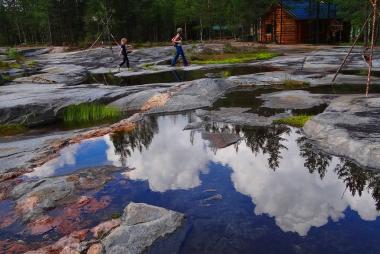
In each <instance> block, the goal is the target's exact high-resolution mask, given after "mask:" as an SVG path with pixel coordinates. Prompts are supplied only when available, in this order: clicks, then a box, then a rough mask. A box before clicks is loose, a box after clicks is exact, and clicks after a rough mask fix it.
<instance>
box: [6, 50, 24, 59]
mask: <svg viewBox="0 0 380 254" xmlns="http://www.w3.org/2000/svg"><path fill="white" fill-rule="evenodd" d="M5 54H6V55H7V56H8V58H10V59H13V60H16V61H23V60H24V56H23V55H21V54H20V52H18V51H17V49H15V48H8V49H7V50H6V52H5Z"/></svg>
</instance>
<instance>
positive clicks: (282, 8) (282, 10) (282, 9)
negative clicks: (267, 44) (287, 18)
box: [280, 0, 284, 44]
mask: <svg viewBox="0 0 380 254" xmlns="http://www.w3.org/2000/svg"><path fill="white" fill-rule="evenodd" d="M283 12H284V7H283V0H281V14H280V15H281V28H280V44H282V24H283V21H282V15H283Z"/></svg>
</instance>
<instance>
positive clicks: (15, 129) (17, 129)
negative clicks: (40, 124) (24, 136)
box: [0, 124, 27, 137]
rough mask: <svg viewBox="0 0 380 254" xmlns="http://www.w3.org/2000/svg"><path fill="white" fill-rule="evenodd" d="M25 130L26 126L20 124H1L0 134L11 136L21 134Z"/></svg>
mask: <svg viewBox="0 0 380 254" xmlns="http://www.w3.org/2000/svg"><path fill="white" fill-rule="evenodd" d="M26 131H27V128H26V127H25V126H23V125H21V124H1V125H0V136H2V137H4V136H12V135H17V134H21V133H24V132H26Z"/></svg>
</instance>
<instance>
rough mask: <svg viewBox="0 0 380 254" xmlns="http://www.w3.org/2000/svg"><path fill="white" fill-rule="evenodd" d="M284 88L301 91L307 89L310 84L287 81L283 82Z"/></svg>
mask: <svg viewBox="0 0 380 254" xmlns="http://www.w3.org/2000/svg"><path fill="white" fill-rule="evenodd" d="M284 86H285V88H286V89H302V88H309V87H310V83H309V82H306V81H299V80H293V79H287V80H285V81H284Z"/></svg>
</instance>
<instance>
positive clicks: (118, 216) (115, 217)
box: [111, 213, 122, 219]
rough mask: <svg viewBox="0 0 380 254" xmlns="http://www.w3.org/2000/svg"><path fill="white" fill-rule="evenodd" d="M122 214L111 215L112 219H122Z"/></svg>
mask: <svg viewBox="0 0 380 254" xmlns="http://www.w3.org/2000/svg"><path fill="white" fill-rule="evenodd" d="M121 216H122V215H121V213H113V214H111V219H119V218H121Z"/></svg>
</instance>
